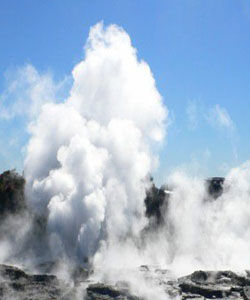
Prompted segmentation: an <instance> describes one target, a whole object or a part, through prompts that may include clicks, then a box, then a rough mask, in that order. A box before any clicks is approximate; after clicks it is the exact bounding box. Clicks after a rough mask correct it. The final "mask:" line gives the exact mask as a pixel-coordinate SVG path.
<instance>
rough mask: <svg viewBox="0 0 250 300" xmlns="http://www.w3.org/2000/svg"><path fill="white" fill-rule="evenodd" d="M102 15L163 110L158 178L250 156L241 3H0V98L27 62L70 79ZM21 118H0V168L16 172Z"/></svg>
mask: <svg viewBox="0 0 250 300" xmlns="http://www.w3.org/2000/svg"><path fill="white" fill-rule="evenodd" d="M101 20H103V22H104V24H105V25H108V24H110V23H115V24H117V25H119V26H122V27H123V28H124V29H125V30H126V31H127V32H128V34H129V35H130V37H131V39H132V43H133V45H134V46H135V47H136V48H137V50H138V56H139V57H140V58H143V59H144V60H145V61H146V62H147V63H148V64H149V65H150V67H151V70H152V72H153V74H154V77H155V79H156V83H157V87H158V89H159V91H160V93H161V95H162V96H163V98H164V102H165V103H166V105H167V107H168V109H169V112H170V119H171V124H170V125H169V128H168V134H167V139H166V141H165V143H164V145H163V146H162V148H161V150H160V167H159V169H158V171H157V173H156V174H155V177H156V179H157V181H158V182H162V181H164V178H165V176H166V175H167V174H169V172H171V170H173V169H175V168H176V167H178V168H183V169H185V170H187V171H188V172H190V173H192V174H195V175H201V176H213V175H224V174H225V173H226V172H227V170H228V169H229V168H231V167H233V166H236V165H238V164H240V163H242V162H244V161H246V160H247V159H249V157H250V139H249V131H250V121H249V116H250V105H249V104H250V72H249V70H250V38H249V36H250V1H246V0H245V1H244V0H220V1H218V0H209V1H203V0H181V1H180V0H175V1H172V0H157V1H153V0H112V1H111V0H105V1H104V0H103V1H101V0H99V1H97V0H91V1H84V0H74V1H72V0H40V1H34V0H22V1H20V0H8V1H1V4H0V40H1V43H0V95H1V96H0V101H3V98H4V97H3V95H4V94H5V93H6V89H7V87H8V84H9V81H8V80H9V78H12V77H13V76H15V75H13V74H15V72H17V70H18V68H21V67H22V66H24V65H26V64H31V65H33V66H34V67H35V68H36V69H37V70H38V71H39V72H41V74H45V73H47V72H50V73H52V74H53V77H54V79H55V80H57V81H60V80H62V79H63V78H66V80H68V79H67V78H68V77H69V76H70V72H71V70H72V68H73V66H74V65H75V64H76V63H77V62H79V61H80V59H81V58H83V56H84V50H83V46H84V43H85V41H86V38H87V36H88V31H89V28H90V26H92V25H94V24H96V23H97V22H99V21H101ZM69 81H70V79H69ZM61 97H63V95H61ZM8 101H14V99H11V98H10V97H9V98H8ZM25 122H26V120H25V119H24V118H22V117H21V116H19V117H18V118H11V119H1V120H0V147H1V149H0V171H3V170H5V169H7V168H13V167H16V168H17V169H18V170H19V171H21V170H22V161H23V156H24V153H25V143H26V142H27V138H28V135H27V133H26V129H25Z"/></svg>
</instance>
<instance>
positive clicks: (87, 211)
mask: <svg viewBox="0 0 250 300" xmlns="http://www.w3.org/2000/svg"><path fill="white" fill-rule="evenodd" d="M85 52H86V56H85V59H84V60H83V61H81V62H80V63H79V64H78V65H77V66H76V67H75V68H74V70H73V72H72V74H73V79H74V83H73V87H72V89H71V92H70V96H69V97H68V99H66V101H65V102H64V103H61V104H46V105H44V106H43V109H42V112H41V114H40V116H39V117H38V119H37V121H36V122H35V123H34V125H33V127H32V128H31V131H32V137H31V139H30V142H29V145H28V151H27V158H26V162H25V176H26V179H27V195H28V198H29V201H30V203H31V205H32V206H33V207H34V208H35V209H36V210H37V211H38V212H39V213H41V214H48V227H49V231H50V234H51V243H52V247H51V249H52V250H53V251H54V253H53V254H54V255H56V256H57V255H59V254H61V253H66V254H67V256H70V257H72V258H73V257H74V258H78V259H81V260H84V259H85V258H89V259H91V258H92V257H93V255H94V254H95V253H96V252H97V250H98V249H99V247H100V243H101V245H102V249H104V248H109V247H111V245H113V244H117V243H119V241H121V240H124V239H126V238H127V237H128V236H130V237H131V236H132V237H133V238H136V237H137V236H138V235H139V233H140V232H141V230H142V229H143V227H144V226H145V223H146V220H145V217H144V203H143V201H144V198H145V187H146V186H147V185H148V182H147V180H146V177H147V175H148V174H149V172H150V171H151V170H152V169H153V168H154V165H155V159H154V156H152V151H151V145H152V143H154V142H159V141H161V140H162V139H163V137H164V131H165V125H164V122H165V120H166V117H167V109H166V108H165V107H164V106H163V104H162V99H161V96H160V94H159V92H158V91H157V89H156V87H155V81H154V78H153V76H152V74H151V71H150V68H149V66H148V65H147V64H146V63H145V62H144V61H138V59H137V56H136V50H135V49H134V48H133V47H132V46H131V42H130V38H129V36H128V35H127V33H125V32H124V31H123V30H122V29H121V28H119V27H117V26H115V25H111V26H109V27H107V28H106V29H105V28H103V25H102V24H101V23H99V24H97V25H96V26H94V27H93V28H92V29H91V30H90V34H89V38H88V42H87V44H86V48H85Z"/></svg>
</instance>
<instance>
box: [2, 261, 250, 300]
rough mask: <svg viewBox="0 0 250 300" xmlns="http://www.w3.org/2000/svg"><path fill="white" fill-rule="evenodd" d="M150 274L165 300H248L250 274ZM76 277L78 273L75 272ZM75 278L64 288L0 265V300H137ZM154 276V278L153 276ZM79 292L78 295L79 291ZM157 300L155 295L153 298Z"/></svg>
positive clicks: (121, 289) (51, 278) (124, 292)
mask: <svg viewBox="0 0 250 300" xmlns="http://www.w3.org/2000/svg"><path fill="white" fill-rule="evenodd" d="M143 271H144V272H147V273H148V274H147V276H150V272H158V274H161V277H160V278H161V279H160V281H159V285H161V286H162V287H163V288H164V290H165V292H166V299H169V298H170V299H238V300H240V299H244V300H250V272H248V271H246V273H245V275H244V276H243V275H238V274H236V273H234V272H231V271H220V272H215V271H206V272H205V271H196V272H194V273H192V274H191V275H189V276H185V277H181V278H179V279H177V280H169V278H167V277H164V276H167V275H166V274H167V273H166V272H165V271H162V272H160V271H159V269H158V270H155V271H150V269H149V268H148V269H145V268H143ZM78 273H79V272H78ZM79 274H80V275H79V276H75V277H74V283H73V284H67V283H65V282H63V281H61V280H59V279H58V278H57V277H56V276H54V275H50V274H38V275H37V274H36V275H34V274H28V273H26V272H24V271H23V270H21V269H19V268H16V267H13V266H8V265H0V299H4V300H8V299H20V300H31V299H32V300H33V299H34V300H38V299H39V300H45V299H46V300H52V299H61V300H74V299H77V300H79V299H87V300H95V299H99V300H104V299H106V300H109V299H123V300H139V299H142V298H139V297H137V296H135V295H131V294H130V292H129V290H128V288H127V287H126V285H125V286H124V287H121V286H119V287H117V286H111V285H107V284H104V283H93V282H92V283H90V282H89V281H88V278H86V276H85V275H84V276H82V274H81V272H80V273H79ZM152 275H154V274H152ZM80 287H81V288H82V290H81V293H79V288H80ZM155 299H156V300H157V295H155Z"/></svg>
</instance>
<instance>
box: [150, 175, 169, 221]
mask: <svg viewBox="0 0 250 300" xmlns="http://www.w3.org/2000/svg"><path fill="white" fill-rule="evenodd" d="M151 181H152V186H151V188H150V189H149V190H148V191H147V193H146V199H145V200H144V202H145V206H146V216H147V217H148V218H154V220H155V222H156V223H157V224H158V225H159V224H163V223H164V214H165V211H166V210H167V206H168V200H169V195H170V193H168V192H167V188H165V187H161V188H160V189H158V188H157V187H156V186H155V184H154V183H153V179H151Z"/></svg>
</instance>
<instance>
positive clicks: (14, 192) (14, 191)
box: [0, 170, 26, 218]
mask: <svg viewBox="0 0 250 300" xmlns="http://www.w3.org/2000/svg"><path fill="white" fill-rule="evenodd" d="M24 185H25V180H24V178H23V177H22V176H20V175H18V174H17V173H16V172H15V170H11V171H5V172H4V173H2V174H0V216H1V218H2V217H3V216H5V215H8V214H16V213H20V212H21V211H23V210H24V209H25V208H26V203H25V198H24Z"/></svg>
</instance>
